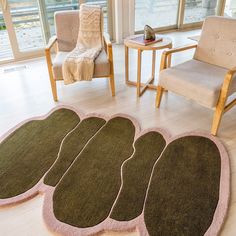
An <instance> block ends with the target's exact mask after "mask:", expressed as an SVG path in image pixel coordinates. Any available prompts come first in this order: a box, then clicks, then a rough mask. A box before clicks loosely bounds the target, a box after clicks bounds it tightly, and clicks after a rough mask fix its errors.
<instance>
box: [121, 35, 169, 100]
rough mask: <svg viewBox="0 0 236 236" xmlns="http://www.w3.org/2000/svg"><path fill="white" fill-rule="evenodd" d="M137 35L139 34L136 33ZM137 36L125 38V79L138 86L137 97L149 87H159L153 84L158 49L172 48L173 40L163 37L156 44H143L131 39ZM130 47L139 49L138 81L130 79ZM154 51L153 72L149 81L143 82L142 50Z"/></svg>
mask: <svg viewBox="0 0 236 236" xmlns="http://www.w3.org/2000/svg"><path fill="white" fill-rule="evenodd" d="M135 36H137V35H135ZM135 36H130V37H128V38H126V39H125V41H124V45H125V80H126V84H128V85H133V86H136V87H137V97H140V96H142V95H143V93H144V92H145V91H146V90H147V89H148V88H149V89H157V86H155V85H153V84H152V83H153V81H154V78H155V65H156V51H157V50H161V49H164V48H172V40H171V39H170V38H168V37H163V40H162V41H160V42H157V43H154V44H150V45H147V46H143V45H140V44H137V43H134V42H132V41H130V39H131V38H133V37H135ZM129 48H132V49H136V50H137V51H138V66H137V82H134V81H130V80H129ZM145 50H146V51H148V50H149V51H152V74H151V77H150V78H149V80H148V81H147V83H142V81H141V72H142V52H143V51H145ZM170 57H171V56H169V58H168V63H169V65H170V62H171V58H170Z"/></svg>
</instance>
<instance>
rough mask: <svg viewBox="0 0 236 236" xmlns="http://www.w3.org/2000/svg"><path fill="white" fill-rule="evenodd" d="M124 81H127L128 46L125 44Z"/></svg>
mask: <svg viewBox="0 0 236 236" xmlns="http://www.w3.org/2000/svg"><path fill="white" fill-rule="evenodd" d="M125 82H126V84H127V83H128V82H129V48H128V47H127V46H125Z"/></svg>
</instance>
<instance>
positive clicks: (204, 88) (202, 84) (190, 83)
mask: <svg viewBox="0 0 236 236" xmlns="http://www.w3.org/2000/svg"><path fill="white" fill-rule="evenodd" d="M226 73H227V70H226V69H224V68H222V67H218V66H214V65H211V64H208V63H205V62H201V61H198V60H194V59H193V60H190V61H187V62H185V63H182V64H180V65H177V66H174V67H171V68H168V69H166V70H163V71H161V72H160V75H159V85H160V86H162V87H164V88H166V89H167V90H170V91H172V92H174V93H177V94H179V95H182V96H185V97H187V98H190V99H193V100H195V101H196V102H198V103H200V104H202V105H203V106H206V107H210V108H213V107H215V106H216V104H217V101H218V99H219V95H220V90H221V87H222V85H223V82H224V76H225V74H226ZM234 92H236V76H235V77H234V79H233V82H232V84H231V88H230V91H229V95H231V94H232V93H234Z"/></svg>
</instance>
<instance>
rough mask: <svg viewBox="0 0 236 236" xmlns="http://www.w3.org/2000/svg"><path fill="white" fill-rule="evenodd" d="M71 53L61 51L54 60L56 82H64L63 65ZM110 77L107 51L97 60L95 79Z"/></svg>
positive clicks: (103, 51) (102, 52)
mask: <svg viewBox="0 0 236 236" xmlns="http://www.w3.org/2000/svg"><path fill="white" fill-rule="evenodd" d="M68 53H69V52H63V51H59V52H58V53H57V55H56V57H55V59H54V60H53V67H52V68H53V75H54V78H55V80H63V77H62V64H63V62H64V60H65V58H66V56H67V55H68ZM109 75H110V63H109V60H108V59H107V54H106V52H105V50H102V51H101V53H100V54H99V56H98V57H97V58H96V60H95V66H94V75H93V77H94V78H96V77H102V76H104V77H106V76H109Z"/></svg>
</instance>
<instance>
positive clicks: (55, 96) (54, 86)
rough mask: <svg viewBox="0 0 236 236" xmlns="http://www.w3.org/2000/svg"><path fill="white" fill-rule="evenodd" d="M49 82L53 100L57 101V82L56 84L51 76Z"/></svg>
mask: <svg viewBox="0 0 236 236" xmlns="http://www.w3.org/2000/svg"><path fill="white" fill-rule="evenodd" d="M50 83H51V89H52V96H53V99H54V101H55V102H57V101H58V97H57V84H56V81H55V80H54V79H53V78H52V79H50Z"/></svg>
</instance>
